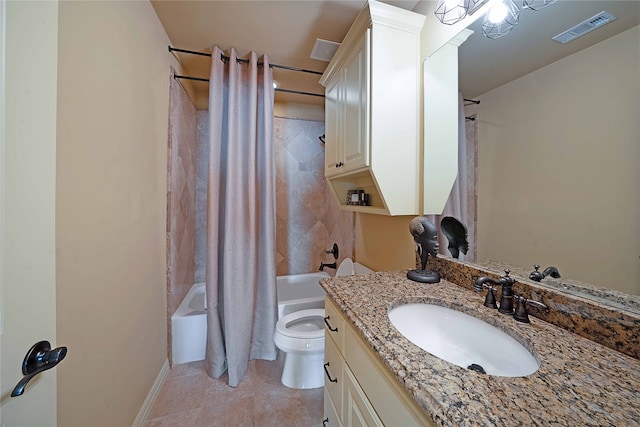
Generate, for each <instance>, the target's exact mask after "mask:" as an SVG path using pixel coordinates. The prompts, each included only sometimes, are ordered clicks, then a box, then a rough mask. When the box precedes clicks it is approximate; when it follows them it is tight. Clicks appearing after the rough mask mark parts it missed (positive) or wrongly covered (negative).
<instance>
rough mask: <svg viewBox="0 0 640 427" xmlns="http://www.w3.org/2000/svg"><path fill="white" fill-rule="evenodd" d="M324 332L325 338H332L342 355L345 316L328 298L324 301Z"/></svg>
mask: <svg viewBox="0 0 640 427" xmlns="http://www.w3.org/2000/svg"><path fill="white" fill-rule="evenodd" d="M324 331H325V337H331V339H333V341H334V342H335V344H336V346H337V347H338V350H339V351H340V353H344V331H345V320H344V316H343V315H342V314H341V313H340V311H338V308H337V307H336V306H335V305H334V303H333V302H332V301H331V299H329V298H328V297H327V298H325V301H324Z"/></svg>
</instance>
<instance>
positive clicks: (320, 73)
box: [169, 46, 324, 76]
mask: <svg viewBox="0 0 640 427" xmlns="http://www.w3.org/2000/svg"><path fill="white" fill-rule="evenodd" d="M169 52H181V53H189V54H191V55H200V56H208V57H211V54H210V53H205V52H196V51H194V50H186V49H178V48H175V47H171V46H169ZM220 57H221V58H222V60H223V61H228V60H229V57H228V56H225V55H223V54H220ZM238 61H239V62H243V63H245V64H248V63H249V60H248V59H240V58H238ZM258 65H264V64H263V63H262V62H258ZM269 65H270V66H271V67H272V68H282V69H283V70H289V71H299V72H301V73H310V74H317V75H320V76H321V75H322V74H324V73H323V72H322V71H314V70H305V69H304V68H297V67H289V66H287V65H278V64H269Z"/></svg>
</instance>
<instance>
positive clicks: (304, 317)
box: [276, 308, 324, 339]
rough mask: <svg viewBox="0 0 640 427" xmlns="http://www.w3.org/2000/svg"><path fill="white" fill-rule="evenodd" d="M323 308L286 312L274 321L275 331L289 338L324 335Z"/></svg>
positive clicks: (319, 336)
mask: <svg viewBox="0 0 640 427" xmlns="http://www.w3.org/2000/svg"><path fill="white" fill-rule="evenodd" d="M323 322H324V309H323V308H316V309H311V310H300V311H295V312H293V313H290V314H287V315H286V316H284V317H283V318H281V319H280V320H278V323H276V331H277V333H279V334H281V335H283V336H285V337H290V338H300V339H314V338H323V337H324V323H323Z"/></svg>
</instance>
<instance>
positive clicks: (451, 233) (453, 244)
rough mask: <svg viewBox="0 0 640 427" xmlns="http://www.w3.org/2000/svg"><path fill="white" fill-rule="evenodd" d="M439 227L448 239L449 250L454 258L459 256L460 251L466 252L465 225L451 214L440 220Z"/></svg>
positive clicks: (467, 247)
mask: <svg viewBox="0 0 640 427" xmlns="http://www.w3.org/2000/svg"><path fill="white" fill-rule="evenodd" d="M440 228H441V229H442V232H443V233H444V235H445V236H446V237H447V240H449V252H451V256H452V257H454V258H458V257H459V256H460V252H462V253H463V254H465V255H466V254H467V251H468V250H469V242H468V241H467V227H466V226H465V225H464V224H463V223H461V222H460V221H458V220H457V219H455V218H454V217H452V216H445V217H444V218H442V221H440Z"/></svg>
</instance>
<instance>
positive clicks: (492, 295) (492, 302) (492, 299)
mask: <svg viewBox="0 0 640 427" xmlns="http://www.w3.org/2000/svg"><path fill="white" fill-rule="evenodd" d="M483 289H488V292H487V296H486V297H485V298H484V306H485V307H489V308H498V304H497V303H496V288H494V287H493V286H490V285H487V284H486V283H483V284H481V285H477V284H474V285H473V290H474V291H476V292H482V290H483Z"/></svg>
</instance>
